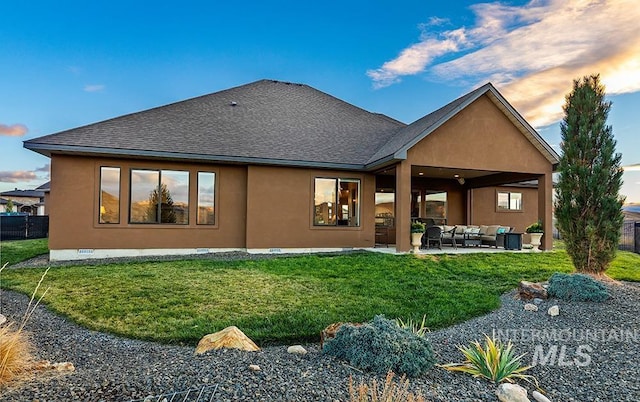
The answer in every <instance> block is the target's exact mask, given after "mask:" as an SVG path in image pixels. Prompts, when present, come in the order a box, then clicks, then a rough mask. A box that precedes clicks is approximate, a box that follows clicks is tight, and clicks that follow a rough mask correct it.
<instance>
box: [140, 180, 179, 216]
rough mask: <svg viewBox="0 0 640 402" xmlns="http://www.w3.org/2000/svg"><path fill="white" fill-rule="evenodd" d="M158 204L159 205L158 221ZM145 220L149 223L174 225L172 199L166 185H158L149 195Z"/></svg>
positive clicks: (174, 214)
mask: <svg viewBox="0 0 640 402" xmlns="http://www.w3.org/2000/svg"><path fill="white" fill-rule="evenodd" d="M158 203H160V220H158ZM147 220H148V221H149V222H159V223H176V221H177V218H176V213H175V211H174V210H173V198H171V192H170V191H169V189H168V188H167V185H166V184H164V183H163V184H161V185H160V193H158V189H157V188H156V189H154V190H153V191H152V192H151V194H149V206H148V208H147Z"/></svg>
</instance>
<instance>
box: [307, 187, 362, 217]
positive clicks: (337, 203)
mask: <svg viewBox="0 0 640 402" xmlns="http://www.w3.org/2000/svg"><path fill="white" fill-rule="evenodd" d="M314 184H315V186H314V189H315V190H314V218H313V224H314V225H316V226H360V180H357V179H334V178H316V179H315V183H314Z"/></svg>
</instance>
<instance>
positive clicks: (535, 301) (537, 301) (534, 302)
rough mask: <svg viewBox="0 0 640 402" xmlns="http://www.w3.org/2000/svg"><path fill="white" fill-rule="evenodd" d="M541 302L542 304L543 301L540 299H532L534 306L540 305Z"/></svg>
mask: <svg viewBox="0 0 640 402" xmlns="http://www.w3.org/2000/svg"><path fill="white" fill-rule="evenodd" d="M543 302H544V300H542V299H541V298H539V297H536V298H535V299H533V304H535V305H540V304H542V303H543Z"/></svg>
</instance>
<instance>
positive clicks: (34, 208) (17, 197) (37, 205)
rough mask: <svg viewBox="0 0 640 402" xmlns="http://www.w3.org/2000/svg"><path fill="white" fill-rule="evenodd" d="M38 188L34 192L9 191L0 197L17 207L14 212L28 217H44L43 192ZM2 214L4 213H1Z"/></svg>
mask: <svg viewBox="0 0 640 402" xmlns="http://www.w3.org/2000/svg"><path fill="white" fill-rule="evenodd" d="M41 187H42V186H40V187H37V188H35V189H34V190H19V189H17V188H16V189H15V190H9V191H3V192H1V193H0V197H2V198H4V199H5V200H11V201H12V202H13V204H14V206H15V205H17V204H16V203H18V205H19V207H17V208H14V212H23V213H27V214H29V215H46V211H45V202H44V199H45V190H43V189H42V188H41ZM3 212H4V211H3Z"/></svg>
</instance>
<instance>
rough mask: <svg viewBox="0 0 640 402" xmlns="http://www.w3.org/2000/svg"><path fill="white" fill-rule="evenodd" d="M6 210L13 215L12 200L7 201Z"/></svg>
mask: <svg viewBox="0 0 640 402" xmlns="http://www.w3.org/2000/svg"><path fill="white" fill-rule="evenodd" d="M6 210H7V212H8V213H12V212H13V201H12V200H11V199H10V200H9V201H7V206H6Z"/></svg>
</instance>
